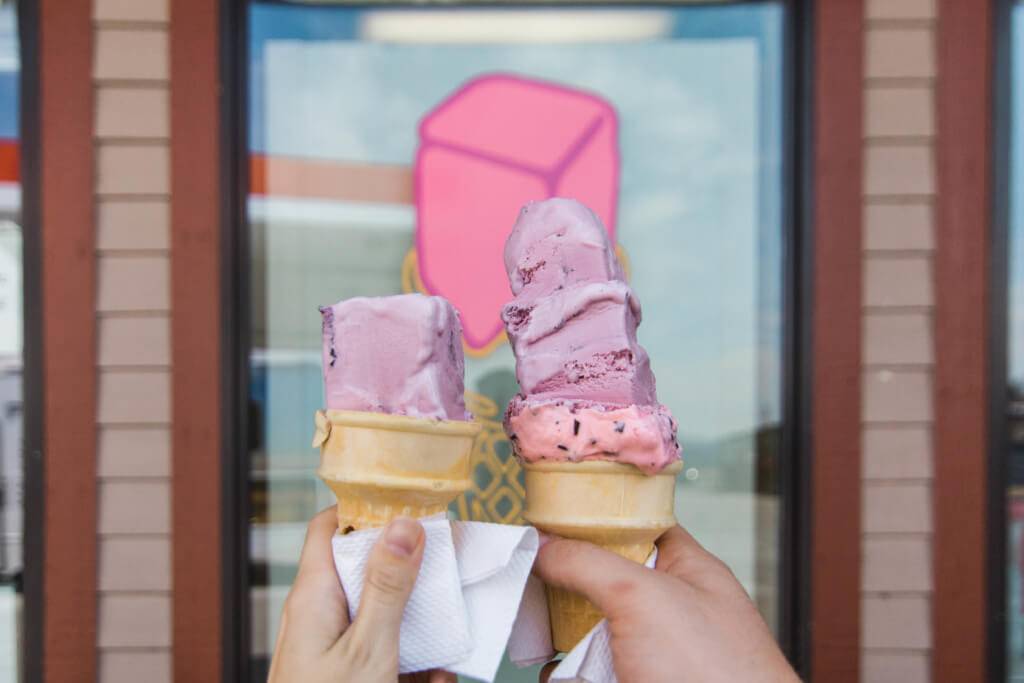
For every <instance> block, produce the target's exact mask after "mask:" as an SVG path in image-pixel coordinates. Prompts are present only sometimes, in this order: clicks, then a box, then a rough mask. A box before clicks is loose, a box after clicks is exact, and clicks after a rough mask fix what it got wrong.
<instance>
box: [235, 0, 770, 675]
mask: <svg viewBox="0 0 1024 683" xmlns="http://www.w3.org/2000/svg"><path fill="white" fill-rule="evenodd" d="M782 19H783V13H782V8H781V3H770V2H768V3H761V4H745V5H742V6H718V7H686V6H680V7H668V6H664V7H658V8H632V7H631V8H618V7H604V8H585V7H573V8H572V9H550V8H511V9H481V8H474V9H468V8H457V7H451V8H445V9H436V10H435V9H419V8H417V9H411V8H410V9H396V8H392V9H360V8H353V7H339V6H331V7H325V6H313V5H309V6H303V5H292V4H288V5H283V4H276V3H266V4H263V3H254V4H252V5H251V6H250V37H251V45H250V71H249V85H250V88H249V92H250V98H251V99H250V103H249V121H250V131H249V139H250V151H251V178H252V180H251V182H252V185H251V190H250V197H249V224H250V233H249V235H250V254H251V258H252V263H251V268H250V270H251V278H252V279H251V283H250V284H251V288H250V291H251V296H252V300H251V306H252V313H251V320H252V329H251V331H250V332H251V340H252V349H251V353H250V367H251V373H250V374H251V386H250V398H251V402H252V405H253V409H252V411H253V417H254V419H253V420H252V422H253V424H254V425H255V428H254V431H253V434H252V435H251V444H250V445H251V449H252V472H251V475H250V479H251V483H250V495H251V500H252V504H253V512H254V515H253V519H252V533H251V548H250V561H251V577H252V595H251V601H252V630H253V631H252V655H253V657H254V661H255V662H256V663H257V664H259V663H260V662H263V663H264V664H265V658H266V657H267V655H268V654H269V652H270V650H271V649H272V647H273V639H274V635H275V633H276V630H277V618H278V615H279V613H280V604H281V600H283V597H284V595H285V593H286V592H287V588H288V586H289V585H290V582H291V580H292V577H293V575H294V571H295V560H296V558H297V557H298V552H299V548H300V546H301V542H302V537H303V533H304V528H305V521H306V520H307V519H308V518H309V517H310V516H311V515H312V514H313V513H314V512H315V511H316V510H317V509H318V508H319V507H323V506H326V505H329V504H330V503H331V500H332V498H331V495H330V493H329V492H328V491H327V490H326V489H325V488H324V487H323V486H322V485H321V484H320V483H319V482H318V481H317V480H316V478H315V476H314V470H315V468H316V462H317V453H316V452H315V451H314V450H312V449H310V448H308V444H309V438H310V433H311V424H312V415H313V412H314V411H315V410H316V409H317V408H319V407H320V406H321V404H322V388H321V380H320V352H319V339H320V336H319V329H320V319H319V313H318V311H317V306H318V305H320V304H325V303H332V302H334V301H337V300H338V299H341V298H345V297H351V296H358V295H384V294H393V293H397V292H401V291H430V292H433V293H440V294H443V295H445V296H448V297H449V298H451V299H452V300H453V302H454V303H455V304H456V305H457V306H459V308H460V311H461V314H462V317H463V324H464V327H466V329H467V337H466V340H465V344H466V351H467V364H466V375H467V376H466V387H467V402H468V403H469V405H470V409H471V410H472V411H473V412H474V413H475V414H476V415H477V417H478V418H479V419H481V420H482V421H483V422H484V425H485V428H484V431H483V433H482V436H481V437H480V439H479V440H478V442H477V457H478V459H479V462H480V464H479V465H478V467H477V470H476V481H475V484H476V487H475V489H474V491H473V492H471V493H470V494H469V495H467V496H466V497H465V498H463V499H460V500H459V501H458V502H457V503H456V504H455V505H454V506H453V511H454V512H455V513H456V514H458V515H460V516H462V517H464V518H473V519H484V520H488V521H502V522H513V523H515V522H520V521H521V517H520V511H521V504H522V495H523V491H522V484H521V479H520V475H519V470H518V466H517V465H516V463H515V461H514V460H511V459H510V449H509V447H508V442H507V440H506V439H505V437H504V434H503V433H502V431H501V427H500V418H501V412H502V411H503V410H504V406H505V404H506V403H507V402H508V400H509V399H510V398H511V396H512V395H513V394H514V393H515V392H516V391H517V385H516V382H515V376H514V374H513V367H514V363H513V358H512V354H511V351H510V350H509V347H508V344H507V343H506V342H504V341H503V339H502V337H501V335H500V329H495V327H494V326H493V325H492V323H493V322H495V320H496V317H497V309H498V306H500V303H501V302H503V300H504V299H506V298H508V297H509V296H510V294H509V293H508V291H507V285H506V284H505V275H504V272H503V270H502V266H501V259H500V245H501V242H502V241H503V238H504V235H505V233H506V232H507V230H508V229H510V227H511V224H512V221H513V220H514V217H515V209H517V208H518V205H519V204H520V203H521V202H522V200H523V199H526V198H537V196H539V195H543V194H544V193H546V192H556V191H560V190H559V188H564V189H562V190H561V191H564V193H566V194H574V195H576V196H579V197H580V198H581V199H584V201H587V203H588V204H591V205H595V206H600V207H603V208H598V209H597V210H598V212H599V213H601V214H602V218H603V219H604V220H605V222H606V223H607V224H608V226H609V228H610V229H611V230H612V231H613V232H614V237H615V240H616V242H617V244H618V246H619V249H620V254H621V257H622V258H623V260H624V261H625V262H627V263H628V271H629V274H630V279H631V284H632V285H633V287H634V288H635V289H636V291H637V293H638V295H639V297H640V300H641V301H642V302H643V305H644V323H643V325H642V326H641V328H640V335H641V339H640V341H641V343H642V344H644V346H645V347H646V348H647V350H648V352H649V353H650V356H651V360H652V367H653V369H654V371H655V373H656V374H657V377H658V391H659V399H660V400H661V401H662V402H663V403H665V404H666V405H667V406H669V407H670V409H671V410H672V412H673V414H675V415H676V416H677V417H679V419H680V441H681V442H682V443H683V445H684V454H683V455H684V459H685V461H686V466H685V469H684V473H683V475H681V477H680V483H679V487H680V489H679V495H678V496H677V501H678V502H677V505H678V509H677V515H678V516H679V518H680V519H681V520H683V521H684V523H686V524H687V525H688V526H689V527H690V529H691V530H692V531H693V532H694V533H695V534H696V535H697V536H698V538H700V539H701V540H702V541H703V542H705V544H706V545H708V546H709V547H710V548H711V549H712V550H713V551H714V552H716V553H717V554H719V555H720V556H721V557H722V558H723V559H724V560H725V561H726V562H728V563H729V564H730V566H731V567H732V568H733V570H734V571H735V572H736V574H737V576H738V577H739V578H740V580H741V581H742V582H743V583H744V585H745V586H746V587H747V589H748V590H749V591H750V593H751V594H752V595H753V596H754V597H755V599H756V600H757V603H758V605H759V606H760V608H761V609H762V611H763V612H764V613H765V615H766V617H767V619H768V621H769V623H771V624H776V622H777V614H776V613H777V604H778V599H779V596H778V586H779V580H778V567H779V557H778V553H779V540H778V539H779V523H780V521H779V500H778V468H779V463H780V459H781V458H782V457H784V454H783V453H781V452H780V451H779V445H778V444H779V432H780V428H781V424H780V423H781V420H782V406H781V395H782V386H781V385H782V376H781V365H782V341H781V335H782V325H783V320H782V297H783V289H782V269H783V260H784V258H785V254H784V249H783V244H784V239H783V231H784V229H785V226H784V225H783V223H782V200H783V177H782V161H781V160H782V154H783V140H782V122H781V111H782V108H781V96H782V52H783V50H782V46H781V37H782ZM510 79H511V80H514V81H516V83H518V85H517V84H516V83H511V81H510ZM480 82H484V83H489V84H490V85H498V86H500V87H496V88H495V89H494V90H492V91H490V94H488V95H487V96H486V97H485V98H484V99H483V100H474V101H469V100H468V99H467V98H464V97H462V96H461V95H460V93H464V89H465V88H466V87H467V84H473V83H480ZM460 89H462V90H460ZM541 91H544V92H545V93H546V95H545V97H546V96H547V95H551V94H552V91H556V94H557V97H555V96H553V97H552V98H550V99H545V100H544V102H546V103H549V104H545V105H544V106H545V107H548V108H549V109H545V117H546V118H545V120H546V121H547V122H548V123H547V124H546V125H544V126H543V127H540V126H538V127H537V128H536V129H535V132H534V134H533V135H532V136H528V137H527V138H526V140H527V142H528V143H536V142H537V141H538V140H541V139H543V144H541V145H538V147H537V148H536V149H534V148H533V147H532V146H531V145H530V144H523V145H517V146H512V147H515V148H514V149H510V148H509V147H510V145H509V144H508V140H507V139H502V138H501V137H500V136H498V137H495V136H493V135H490V134H488V133H487V132H486V130H485V127H483V126H477V125H473V120H474V117H476V118H479V117H481V116H484V117H486V116H499V115H504V114H505V113H507V112H509V111H512V112H514V116H513V119H514V120H512V121H511V122H510V124H509V126H510V127H521V126H528V125H529V124H528V121H529V120H530V117H531V116H532V115H534V114H536V107H537V106H540V105H536V104H531V103H536V102H539V101H540V100H539V99H536V98H539V97H541V95H540V94H539V93H540V92H541ZM584 101H586V102H589V103H591V104H594V106H597V107H598V108H601V107H602V106H606V107H607V108H608V109H609V110H610V111H612V112H613V123H614V126H613V127H612V132H613V133H614V136H613V137H611V138H609V139H610V140H612V142H609V143H607V144H611V145H614V149H615V150H617V154H615V155H612V156H608V155H605V156H602V155H601V154H600V153H599V152H597V151H595V152H593V156H586V155H587V154H590V152H589V151H588V149H590V148H589V147H588V145H589V144H590V143H591V142H592V141H593V139H594V138H593V137H592V136H593V135H596V133H593V132H592V131H591V128H589V127H588V126H590V125H591V123H593V121H594V119H592V118H587V117H588V116H590V115H588V114H586V111H589V110H587V109H586V107H585V106H584V105H583V104H581V103H582V102H584ZM595 103H596V104H595ZM602 103H604V104H602ZM449 106H451V107H462V108H463V109H464V110H465V111H468V112H469V114H466V116H468V117H469V118H468V119H466V121H465V122H462V123H460V124H459V125H456V126H454V127H453V130H452V131H447V132H445V133H444V134H443V135H442V134H441V133H438V132H437V131H434V130H429V129H428V128H429V125H428V124H425V123H424V122H425V121H429V120H431V115H432V114H435V113H436V112H438V111H440V110H442V109H445V108H446V107H449ZM488 107H491V108H492V109H490V110H488ZM493 108H498V109H493ZM445 111H448V112H449V113H451V112H452V111H454V109H445ZM457 115H458V114H457V112H456V114H455V116H456V118H457ZM581 117H582V118H581ZM439 125H440V124H439ZM594 125H596V124H594ZM602 125H604V124H602ZM608 125H609V126H611V125H612V124H611V123H609V124H608ZM594 130H597V129H596V128H594ZM606 132H607V131H606ZM509 135H511V132H510V133H509ZM452 136H455V137H454V138H452ZM544 136H547V137H544ZM588 136H591V137H588ZM437 138H444V140H443V142H444V144H445V145H447V148H448V149H453V148H457V150H458V151H459V152H460V154H461V153H464V152H466V151H467V150H468V151H469V152H471V153H470V154H469V156H471V157H474V158H477V159H483V160H485V161H486V164H484V165H483V166H481V167H480V169H479V171H474V172H473V173H469V174H467V175H468V176H469V178H470V180H472V181H473V182H475V183H476V184H475V185H474V186H473V190H472V191H469V190H468V189H467V188H468V187H469V185H468V184H467V183H469V182H470V181H469V180H462V181H459V183H457V184H456V185H454V186H446V185H445V183H444V182H443V181H444V180H445V179H446V178H450V177H452V176H453V174H454V175H457V174H458V173H461V172H463V171H464V168H465V166H462V165H460V164H463V163H464V162H462V161H457V162H452V163H451V164H448V165H442V166H441V167H431V168H429V169H428V168H427V166H428V165H427V162H425V161H424V159H423V155H424V149H426V148H427V147H428V146H429V144H432V143H431V141H432V140H434V141H436V139H437ZM593 149H595V150H596V149H598V147H594V148H593ZM574 155H576V156H574ZM549 156H550V157H552V158H548V157H549ZM577 156H578V157H579V160H580V163H579V164H578V169H579V172H578V176H579V177H577V176H576V175H574V172H573V164H572V163H569V162H568V161H566V163H560V160H567V159H570V157H571V158H573V159H575V158H577ZM460 158H461V157H460ZM553 159H554V160H553ZM465 163H467V164H468V163H470V162H465ZM438 168H440V170H438ZM460 169H461V170H460ZM492 173H493V174H494V177H495V179H494V180H493V182H491V181H487V182H485V181H483V180H481V178H482V177H483V176H484V175H485V174H492ZM602 174H605V175H602ZM599 176H600V177H599ZM538 178H541V179H542V180H537V179H538ZM608 178H613V179H614V182H612V181H611V180H608ZM538 183H539V184H538ZM439 187H440V188H441V189H438V188H439ZM425 188H429V189H425ZM446 188H447V189H446ZM516 188H520V189H518V190H517V189H516ZM516 192H522V193H530V192H532V193H534V195H530V196H525V197H521V196H520V195H517V194H516ZM425 193H429V196H425ZM587 193H590V194H587ZM471 205H472V206H478V207H480V208H479V210H480V211H481V212H483V213H481V214H479V215H480V216H482V218H480V219H479V220H475V221H468V222H466V223H465V227H461V228H454V227H452V226H454V225H462V223H457V222H454V221H453V220H452V219H447V220H446V221H441V223H440V224H437V225H435V224H434V223H430V222H429V221H428V218H427V217H428V211H430V210H433V209H434V208H435V207H436V206H441V207H442V208H443V209H444V211H445V212H447V213H444V215H446V216H451V215H456V214H457V215H463V214H460V213H459V212H465V211H467V210H468V209H467V207H469V206H471ZM509 206H511V207H513V208H512V209H507V208H505V207H509ZM452 212H454V214H453V213H452ZM474 215H476V214H474ZM453 255H454V256H453ZM495 281H497V282H498V285H495ZM496 287H500V289H496ZM492 298H493V299H494V300H493V301H492ZM492 317H493V318H494V319H495V320H492ZM499 327H500V326H499ZM262 675H263V671H262V670H261V669H260V667H259V666H254V667H253V676H254V680H255V679H258V678H260V677H261V676H262ZM520 677H521V678H522V680H536V673H535V672H533V673H530V672H526V673H523V672H516V671H514V670H511V669H507V668H506V669H503V670H502V674H501V677H500V680H520Z"/></svg>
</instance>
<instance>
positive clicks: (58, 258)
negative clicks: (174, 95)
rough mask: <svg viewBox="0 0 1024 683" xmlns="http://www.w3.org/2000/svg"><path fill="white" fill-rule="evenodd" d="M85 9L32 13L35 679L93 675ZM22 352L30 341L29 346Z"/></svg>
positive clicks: (92, 367) (91, 290) (92, 240)
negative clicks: (38, 452)
mask: <svg viewBox="0 0 1024 683" xmlns="http://www.w3.org/2000/svg"><path fill="white" fill-rule="evenodd" d="M91 12H92V3H91V2H89V1H88V0H40V3H39V5H38V31H39V33H38V50H39V52H38V58H39V62H38V64H39V73H38V82H37V87H38V92H39V103H38V107H39V108H38V112H39V120H38V121H36V122H32V123H31V124H29V125H36V126H38V134H39V145H40V149H39V202H40V206H39V219H40V226H39V229H40V237H41V243H42V278H41V280H42V309H43V310H42V331H43V339H42V346H43V479H44V484H43V486H44V489H45V491H44V503H43V505H44V512H43V529H42V533H43V537H44V550H43V554H44V564H43V679H44V680H45V681H54V682H57V681H93V680H96V679H97V666H96V362H95V360H96V253H95V249H96V230H95V218H94V214H95V211H94V208H95V207H94V204H93V202H94V197H93V192H94V177H93V166H94V160H93V89H92V73H91V69H92V54H93V26H92V15H91ZM26 343H28V344H31V343H32V340H30V339H29V340H26Z"/></svg>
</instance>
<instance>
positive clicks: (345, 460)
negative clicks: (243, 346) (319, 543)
mask: <svg viewBox="0 0 1024 683" xmlns="http://www.w3.org/2000/svg"><path fill="white" fill-rule="evenodd" d="M479 431H480V425H479V423H477V422H470V421H462V420H437V419H430V418H417V417H408V416H405V415H385V414H380V413H370V412H361V411H349V410H328V411H326V412H325V411H317V414H316V435H315V436H314V437H313V447H314V448H316V447H319V448H320V469H318V470H317V475H318V476H319V477H320V478H321V479H323V480H324V483H326V484H327V486H328V487H330V489H331V490H332V491H333V492H334V495H335V496H337V498H338V528H339V529H340V530H341V531H342V532H343V533H346V532H348V531H352V530H355V529H365V528H370V527H379V526H383V525H385V524H387V523H388V521H390V520H391V519H392V518H394V517H398V516H407V517H420V518H422V517H429V516H431V515H435V514H438V513H440V512H444V511H445V510H446V509H447V508H448V505H449V503H451V502H452V501H453V500H455V498H457V497H458V495H459V494H460V493H462V492H463V491H465V490H466V489H468V488H469V487H470V484H471V481H470V477H471V476H472V471H473V469H472V467H473V463H472V458H471V455H472V452H473V438H474V437H475V436H476V434H477V432H479Z"/></svg>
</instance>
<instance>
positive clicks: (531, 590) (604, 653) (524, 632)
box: [508, 548, 658, 683]
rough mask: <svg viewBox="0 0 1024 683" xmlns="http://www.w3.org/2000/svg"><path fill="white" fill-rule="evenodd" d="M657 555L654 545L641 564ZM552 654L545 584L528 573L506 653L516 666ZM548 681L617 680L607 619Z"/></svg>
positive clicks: (598, 682)
mask: <svg viewBox="0 0 1024 683" xmlns="http://www.w3.org/2000/svg"><path fill="white" fill-rule="evenodd" d="M657 559H658V549H657V548H655V549H654V552H652V553H651V555H650V557H648V558H647V561H646V562H645V563H644V566H646V567H648V568H653V567H654V563H655V562H656V561H657ZM554 655H555V649H554V647H553V646H552V644H551V625H550V622H549V619H548V609H547V597H546V595H545V592H544V584H542V583H541V582H540V580H539V579H537V578H536V577H534V576H531V577H530V580H529V582H528V583H527V586H526V590H525V591H524V593H523V601H522V604H521V605H520V607H519V615H518V616H517V617H516V622H515V625H514V626H513V628H512V635H511V637H510V638H509V642H508V656H509V659H511V660H512V663H513V664H515V665H516V666H529V665H531V664H537V663H539V662H546V661H548V660H550V659H551V658H552V657H553V656H554ZM548 681H549V683H617V682H618V679H617V678H616V677H615V668H614V667H613V666H612V651H611V640H610V636H609V634H608V622H607V621H605V620H603V619H602V620H601V621H600V622H598V624H597V626H595V627H594V628H593V629H591V631H590V633H588V634H587V635H586V636H584V638H583V640H581V641H580V642H579V643H578V644H577V645H576V647H574V648H573V649H572V652H569V653H568V654H567V655H566V656H565V658H564V659H563V660H562V661H561V663H559V665H558V666H557V667H556V668H555V670H554V671H552V672H551V677H550V678H549V679H548Z"/></svg>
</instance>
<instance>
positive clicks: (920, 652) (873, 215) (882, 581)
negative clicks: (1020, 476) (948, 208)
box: [861, 0, 936, 683]
mask: <svg viewBox="0 0 1024 683" xmlns="http://www.w3.org/2000/svg"><path fill="white" fill-rule="evenodd" d="M866 18H867V24H866V35H865V40H866V52H865V59H866V66H865V78H866V81H865V84H864V87H865V91H864V95H865V119H864V121H865V140H864V168H865V177H864V254H863V257H864V271H863V274H864V282H863V285H864V301H863V305H864V308H863V323H864V325H863V330H864V339H863V347H862V348H863V358H862V366H863V389H864V391H863V406H862V415H861V419H862V428H863V459H862V460H863V465H862V481H863V507H862V524H863V540H862V567H863V571H862V578H861V595H862V621H861V624H862V626H861V631H862V632H861V647H862V665H861V678H862V679H863V680H864V681H897V680H898V681H903V682H905V683H915V682H918V681H927V680H929V679H930V651H931V647H932V632H931V597H932V562H931V545H932V514H931V507H932V506H931V496H932V461H933V453H932V414H933V413H932V382H933V371H932V367H933V334H932V312H933V306H934V300H933V292H932V250H933V246H934V245H933V232H934V206H933V205H934V199H935V161H934V136H935V116H934V102H933V100H934V86H935V76H936V69H935V54H934V53H935V47H934V39H935V21H936V9H935V3H934V2H933V0H871V1H869V2H868V3H867V17H866Z"/></svg>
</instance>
